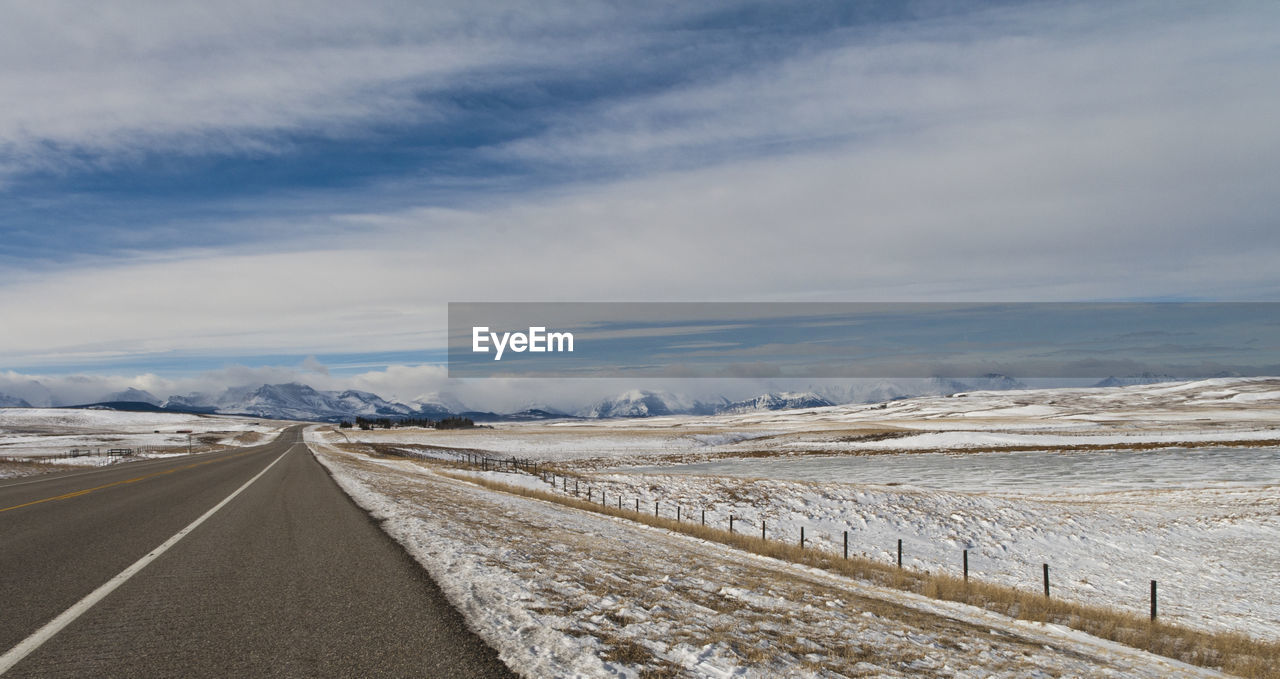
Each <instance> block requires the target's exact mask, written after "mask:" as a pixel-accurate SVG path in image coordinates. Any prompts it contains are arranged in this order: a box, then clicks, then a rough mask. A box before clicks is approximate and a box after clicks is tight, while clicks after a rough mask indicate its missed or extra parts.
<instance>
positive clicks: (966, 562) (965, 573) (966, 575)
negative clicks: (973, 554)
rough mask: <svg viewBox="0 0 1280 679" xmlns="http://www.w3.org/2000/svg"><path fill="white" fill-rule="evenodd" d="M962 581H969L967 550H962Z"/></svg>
mask: <svg viewBox="0 0 1280 679" xmlns="http://www.w3.org/2000/svg"><path fill="white" fill-rule="evenodd" d="M964 581H965V582H969V550H967V549H966V550H964Z"/></svg>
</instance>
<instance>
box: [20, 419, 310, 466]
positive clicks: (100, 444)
mask: <svg viewBox="0 0 1280 679" xmlns="http://www.w3.org/2000/svg"><path fill="white" fill-rule="evenodd" d="M287 425H288V423H285V422H273V421H268V420H256V419H252V418H245V417H226V416H217V415H211V416H207V415H184V414H179V413H132V412H120V411H115V410H95V409H63V408H0V477H5V476H13V475H18V474H23V473H33V472H37V471H41V470H42V469H43V468H45V467H46V466H47V464H57V465H100V464H104V463H110V462H112V458H108V457H102V456H100V455H98V454H97V453H105V452H106V451H108V450H110V449H112V448H129V449H133V450H142V451H145V452H144V453H142V454H144V455H151V456H155V455H165V454H177V453H185V452H186V451H187V443H188V437H187V434H186V433H179V432H188V431H189V432H191V441H192V446H193V449H196V450H199V449H207V448H208V447H209V446H237V445H253V444H256V443H261V442H263V441H266V440H269V439H270V438H273V437H274V436H275V435H276V434H277V433H278V432H279V431H280V430H281V429H283V428H284V427H285V426H287ZM72 450H80V451H91V452H93V453H95V454H94V455H87V456H83V457H66V456H67V454H68V452H69V451H72ZM30 462H42V463H47V464H41V465H32V464H29V463H30Z"/></svg>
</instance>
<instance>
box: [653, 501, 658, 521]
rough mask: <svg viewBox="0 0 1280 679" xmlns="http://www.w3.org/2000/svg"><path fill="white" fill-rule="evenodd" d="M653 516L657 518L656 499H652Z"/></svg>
mask: <svg viewBox="0 0 1280 679" xmlns="http://www.w3.org/2000/svg"><path fill="white" fill-rule="evenodd" d="M653 518H655V519H656V518H658V501H657V500H654V501H653Z"/></svg>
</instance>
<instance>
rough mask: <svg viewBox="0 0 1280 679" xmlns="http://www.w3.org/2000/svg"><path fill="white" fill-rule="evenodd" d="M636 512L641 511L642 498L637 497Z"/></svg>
mask: <svg viewBox="0 0 1280 679" xmlns="http://www.w3.org/2000/svg"><path fill="white" fill-rule="evenodd" d="M636 513H637V514H639V513H640V498H636Z"/></svg>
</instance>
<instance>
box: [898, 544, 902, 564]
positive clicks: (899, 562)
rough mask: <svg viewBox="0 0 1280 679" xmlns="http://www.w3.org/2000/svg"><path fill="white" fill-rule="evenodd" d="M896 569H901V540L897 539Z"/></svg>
mask: <svg viewBox="0 0 1280 679" xmlns="http://www.w3.org/2000/svg"><path fill="white" fill-rule="evenodd" d="M898 568H902V538H898Z"/></svg>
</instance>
